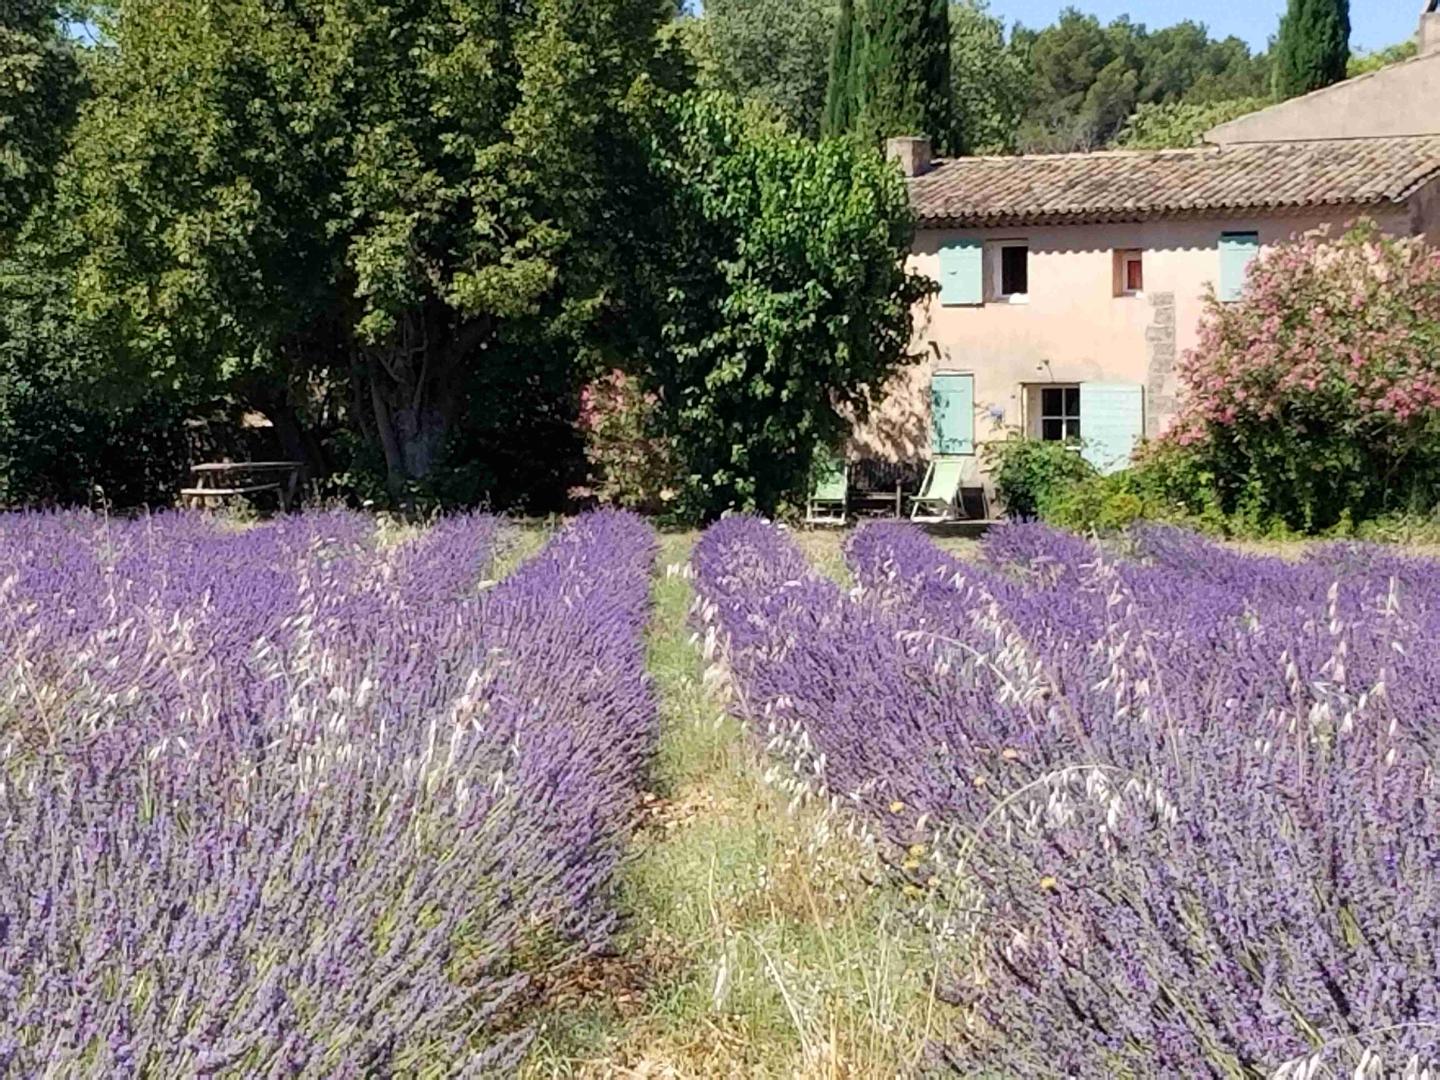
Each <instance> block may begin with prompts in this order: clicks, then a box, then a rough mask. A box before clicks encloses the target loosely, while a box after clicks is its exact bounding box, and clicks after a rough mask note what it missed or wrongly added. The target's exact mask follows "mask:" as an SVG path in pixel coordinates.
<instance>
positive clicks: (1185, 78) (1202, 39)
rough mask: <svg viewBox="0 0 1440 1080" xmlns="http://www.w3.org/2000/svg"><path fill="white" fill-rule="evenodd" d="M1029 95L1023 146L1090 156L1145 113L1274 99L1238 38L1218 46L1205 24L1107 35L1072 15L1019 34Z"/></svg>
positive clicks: (1127, 26)
mask: <svg viewBox="0 0 1440 1080" xmlns="http://www.w3.org/2000/svg"><path fill="white" fill-rule="evenodd" d="M1011 47H1012V49H1018V50H1022V51H1023V52H1024V53H1025V54H1026V56H1027V58H1028V60H1027V63H1028V66H1029V69H1030V77H1031V85H1030V98H1029V104H1028V107H1027V109H1026V114H1025V119H1024V120H1023V122H1022V123H1021V125H1020V135H1019V140H1018V141H1019V144H1020V146H1021V148H1022V149H1026V150H1061V151H1063V150H1090V149H1095V148H1097V147H1101V146H1105V145H1108V144H1110V143H1111V142H1112V141H1113V140H1114V139H1115V138H1116V136H1117V135H1118V134H1119V132H1120V131H1121V129H1122V127H1123V126H1124V125H1125V123H1126V119H1127V118H1128V117H1129V116H1131V115H1132V114H1133V113H1134V112H1135V111H1136V109H1137V108H1138V107H1140V106H1142V105H1171V104H1175V103H1186V104H1207V105H1208V104H1210V103H1212V102H1218V101H1229V100H1235V99H1239V98H1253V97H1257V96H1260V95H1262V94H1264V93H1265V92H1266V90H1267V82H1266V80H1267V70H1268V62H1267V60H1266V59H1265V58H1264V57H1256V56H1253V55H1252V54H1251V53H1250V50H1249V48H1248V47H1247V46H1246V45H1245V43H1244V42H1242V41H1240V40H1239V39H1237V38H1233V37H1232V38H1225V39H1224V40H1221V41H1215V40H1213V39H1211V38H1210V37H1209V35H1208V34H1207V33H1206V31H1205V28H1204V27H1203V26H1200V25H1199V24H1197V23H1193V22H1182V23H1178V24H1176V25H1175V26H1171V27H1167V28H1165V29H1162V30H1156V31H1150V30H1147V29H1146V28H1145V27H1144V26H1143V25H1140V24H1138V23H1133V22H1131V21H1130V20H1129V19H1123V18H1122V19H1117V20H1115V21H1114V22H1112V23H1110V24H1109V25H1102V24H1101V23H1100V21H1099V20H1098V19H1096V18H1095V17H1094V16H1091V15H1085V14H1082V13H1081V12H1079V11H1077V10H1075V9H1074V8H1067V9H1066V10H1065V11H1063V12H1062V13H1061V15H1060V19H1059V20H1058V21H1057V22H1056V23H1055V24H1054V25H1052V26H1049V27H1046V28H1045V29H1043V30H1040V31H1038V32H1034V31H1023V30H1017V31H1016V33H1015V34H1014V35H1012V41H1011Z"/></svg>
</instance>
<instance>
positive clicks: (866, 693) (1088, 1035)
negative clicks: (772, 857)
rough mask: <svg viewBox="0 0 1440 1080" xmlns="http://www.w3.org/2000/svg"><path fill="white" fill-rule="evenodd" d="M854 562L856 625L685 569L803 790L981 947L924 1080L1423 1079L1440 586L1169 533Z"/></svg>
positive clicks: (731, 574) (881, 555) (886, 532)
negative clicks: (933, 1072) (1119, 543)
mask: <svg viewBox="0 0 1440 1080" xmlns="http://www.w3.org/2000/svg"><path fill="white" fill-rule="evenodd" d="M849 554H850V558H851V563H852V567H853V568H854V570H855V573H856V576H857V578H858V580H859V581H860V583H861V591H860V595H859V597H858V599H856V598H847V597H846V596H844V595H842V594H841V593H840V592H839V590H837V589H834V588H833V587H829V586H827V585H826V584H825V583H823V582H821V581H819V580H818V579H817V578H815V576H814V575H813V574H811V573H810V572H809V571H808V568H807V567H805V566H804V565H803V562H802V561H801V560H799V559H798V556H797V554H796V552H795V550H794V549H793V547H791V546H790V545H789V543H788V541H786V540H785V539H784V538H783V536H782V535H781V534H779V533H777V532H776V531H775V530H773V529H771V528H770V527H768V526H766V525H764V524H762V523H760V522H757V521H753V520H734V521H727V522H724V523H722V524H721V525H718V526H716V527H715V528H714V529H712V530H711V531H710V532H709V533H707V535H706V537H705V538H704V539H703V540H702V542H701V544H700V545H699V546H698V548H697V551H696V555H695V562H694V565H695V571H696V575H697V579H698V587H699V592H700V595H701V598H702V599H701V606H700V612H699V613H700V616H701V618H702V620H704V622H705V624H706V625H707V627H708V633H709V635H710V645H711V648H712V650H713V652H714V653H715V655H716V656H717V657H718V658H720V659H721V660H722V661H723V663H724V665H725V667H726V671H727V674H728V675H729V677H730V679H731V680H732V681H733V683H734V685H735V688H736V691H737V702H738V707H739V708H740V709H741V710H742V712H743V713H744V714H745V715H746V717H747V718H748V719H749V720H750V721H751V722H752V723H754V724H756V725H757V727H760V726H761V725H763V727H762V730H763V731H764V732H765V733H766V734H767V736H768V738H769V741H770V744H771V746H772V747H773V748H774V749H776V750H777V752H780V753H782V754H784V755H786V757H787V758H788V760H789V761H790V763H791V765H792V769H793V771H792V773H791V776H792V778H793V779H792V782H793V783H795V784H796V785H797V786H800V787H802V788H803V789H805V790H808V791H812V792H818V793H823V794H825V795H827V796H829V797H830V798H832V799H835V800H836V801H837V802H845V803H849V804H851V805H854V806H855V807H856V808H857V809H858V811H859V812H860V814H861V816H862V817H863V818H864V819H866V820H868V821H869V822H870V823H871V826H872V828H875V829H876V830H877V831H879V832H881V833H882V834H883V835H885V836H886V837H888V838H889V839H890V840H891V841H892V847H893V850H894V851H895V853H896V861H897V864H898V867H899V869H900V871H901V872H902V873H903V874H905V875H906V876H907V879H908V881H909V882H910V885H911V887H912V888H914V889H919V890H921V891H926V890H928V891H929V893H930V895H931V897H932V903H931V909H932V910H933V911H934V912H939V913H940V916H942V917H943V918H944V922H943V924H942V927H941V928H942V929H948V930H953V929H955V928H962V929H966V930H968V931H969V934H970V940H971V943H972V948H973V953H972V954H971V955H968V956H967V961H966V963H964V964H956V965H954V967H953V969H952V972H951V975H950V976H949V978H948V979H947V980H946V981H945V985H944V986H943V987H941V991H942V994H943V996H945V997H947V998H948V999H950V1000H953V1001H956V1002H958V1003H961V1004H962V1005H964V1006H965V1009H964V1012H963V1013H962V1020H961V1022H960V1023H959V1024H958V1025H957V1028H956V1031H955V1034H954V1036H953V1037H952V1038H951V1039H949V1040H947V1041H946V1045H944V1046H943V1047H940V1048H938V1049H937V1056H938V1058H939V1059H940V1060H941V1061H943V1062H946V1063H948V1064H950V1065H951V1066H953V1067H954V1068H955V1069H956V1070H957V1071H960V1072H974V1071H976V1070H986V1069H990V1070H999V1071H1000V1072H1002V1073H1003V1074H1004V1075H1025V1076H1029V1075H1066V1076H1101V1075H1125V1076H1162V1075H1163V1076H1187V1077H1188V1076H1209V1075H1214V1076H1261V1075H1271V1074H1276V1073H1280V1074H1284V1075H1287V1076H1291V1077H1294V1076H1310V1075H1322V1074H1324V1075H1333V1074H1334V1072H1333V1070H1335V1069H1342V1070H1343V1071H1345V1072H1347V1073H1350V1074H1353V1075H1359V1076H1380V1075H1388V1074H1389V1073H1399V1072H1401V1071H1402V1070H1409V1071H1411V1072H1412V1073H1414V1074H1416V1075H1418V1074H1419V1072H1420V1070H1422V1069H1423V1068H1425V1067H1427V1066H1428V1067H1433V1066H1434V1065H1435V1064H1436V1063H1437V1062H1440V1026H1437V1023H1440V983H1437V972H1440V955H1437V950H1440V814H1437V811H1440V805H1437V804H1440V792H1437V789H1436V775H1435V766H1436V761H1437V736H1436V734H1435V732H1436V724H1435V721H1436V715H1435V714H1436V702H1437V700H1440V698H1437V691H1440V685H1437V681H1436V664H1435V661H1434V659H1433V658H1434V656H1435V655H1436V652H1435V650H1436V645H1437V642H1440V635H1437V630H1440V619H1437V613H1440V567H1437V566H1436V565H1435V564H1433V563H1430V562H1426V561H1424V560H1417V559H1408V558H1403V557H1397V556H1395V555H1392V554H1387V553H1384V552H1381V551H1378V550H1376V549H1367V548H1356V547H1337V548H1326V549H1320V550H1318V551H1316V552H1315V553H1314V554H1312V556H1311V557H1309V558H1307V559H1305V560H1303V561H1301V562H1298V563H1288V562H1285V561H1283V560H1280V559H1274V558H1262V557H1257V556H1249V555H1242V554H1238V553H1234V552H1230V551H1227V550H1225V549H1221V548H1218V547H1216V546H1214V545H1211V544H1208V543H1206V542H1204V541H1201V540H1199V539H1198V538H1195V537H1191V536H1189V535H1188V534H1182V533H1179V532H1176V531H1174V530H1151V531H1149V532H1147V533H1144V534H1142V535H1141V536H1140V537H1139V538H1138V541H1137V551H1136V553H1135V557H1134V558H1126V559H1120V558H1116V557H1114V556H1113V555H1110V554H1107V553H1105V552H1102V551H1101V550H1099V549H1097V548H1094V547H1092V546H1090V545H1088V544H1084V543H1078V542H1077V541H1075V539H1074V538H1073V537H1067V536H1062V535H1059V534H1054V533H1047V532H1046V531H1045V530H1042V529H1040V528H1039V527H1036V526H1024V527H1021V528H1019V529H1002V530H999V531H997V532H996V533H995V534H993V539H992V540H990V541H988V542H987V544H986V553H985V554H986V557H985V558H984V559H983V560H982V561H980V562H978V563H973V564H967V563H961V562H958V561H956V560H954V559H951V558H950V557H948V556H946V555H944V554H943V553H941V552H940V551H939V550H938V549H936V548H935V547H934V546H933V545H932V544H931V543H929V541H928V540H927V539H926V538H925V537H923V536H922V535H921V534H920V533H918V532H917V531H915V530H913V529H911V528H909V527H905V526H897V525H883V526H882V525H876V526H871V527H869V528H867V529H864V530H862V531H861V532H860V533H858V534H857V536H856V537H855V539H854V541H853V543H852V545H851V549H850V553H849ZM737 568H738V569H737ZM1386 1070H1389V1073H1387V1072H1386Z"/></svg>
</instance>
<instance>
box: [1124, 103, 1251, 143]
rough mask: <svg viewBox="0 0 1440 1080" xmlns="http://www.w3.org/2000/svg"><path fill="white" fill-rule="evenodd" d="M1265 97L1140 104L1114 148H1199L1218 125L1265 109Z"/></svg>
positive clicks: (1125, 125)
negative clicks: (1208, 132)
mask: <svg viewBox="0 0 1440 1080" xmlns="http://www.w3.org/2000/svg"><path fill="white" fill-rule="evenodd" d="M1269 104H1270V102H1269V101H1268V100H1266V99H1265V98H1259V97H1246V98H1228V99H1225V100H1222V101H1207V102H1204V103H1203V104H1201V103H1195V102H1189V101H1172V102H1168V103H1166V104H1163V105H1162V104H1156V103H1154V102H1146V103H1143V104H1141V105H1140V106H1139V107H1138V108H1137V109H1136V110H1135V111H1134V112H1133V113H1131V114H1130V117H1129V119H1127V120H1126V121H1125V124H1124V126H1123V127H1121V129H1120V131H1119V132H1118V133H1117V134H1116V136H1115V145H1116V146H1117V147H1119V148H1121V149H1124V150H1167V149H1171V148H1182V147H1187V146H1199V145H1200V144H1201V142H1202V141H1203V140H1204V136H1205V132H1207V131H1209V130H1210V129H1211V128H1212V127H1214V126H1215V125H1216V124H1223V123H1225V122H1226V121H1227V120H1234V119H1235V118H1236V117H1237V116H1244V115H1245V114H1246V113H1250V112H1255V111H1256V110H1257V109H1263V108H1265V107H1266V106H1267V105H1269Z"/></svg>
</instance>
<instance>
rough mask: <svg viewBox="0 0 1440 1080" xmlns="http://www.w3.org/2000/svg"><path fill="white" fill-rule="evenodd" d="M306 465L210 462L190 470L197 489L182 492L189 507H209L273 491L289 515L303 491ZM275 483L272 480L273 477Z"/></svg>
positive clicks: (300, 462)
mask: <svg viewBox="0 0 1440 1080" xmlns="http://www.w3.org/2000/svg"><path fill="white" fill-rule="evenodd" d="M304 468H305V463H304V462H302V461H207V462H205V463H203V464H200V465H192V466H190V471H191V472H192V473H194V474H195V485H194V486H193V487H187V488H181V489H180V497H181V498H182V499H183V500H184V501H185V504H186V505H187V506H208V505H209V503H210V500H211V499H216V500H219V501H220V502H224V501H225V500H226V499H234V498H239V497H241V496H245V495H259V494H262V493H264V492H270V491H273V492H274V493H275V495H276V497H277V498H278V499H279V501H280V509H281V510H284V511H288V510H289V509H290V507H291V506H292V505H293V504H294V502H295V496H296V494H297V493H298V491H299V489H300V472H301V470H302V469H304ZM272 476H273V477H274V479H269V477H272Z"/></svg>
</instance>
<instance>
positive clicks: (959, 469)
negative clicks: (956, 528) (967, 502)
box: [910, 457, 972, 525]
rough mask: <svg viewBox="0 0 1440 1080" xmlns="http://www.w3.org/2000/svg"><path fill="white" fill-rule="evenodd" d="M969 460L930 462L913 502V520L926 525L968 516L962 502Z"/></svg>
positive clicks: (911, 503) (911, 516)
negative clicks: (962, 491) (963, 484)
mask: <svg viewBox="0 0 1440 1080" xmlns="http://www.w3.org/2000/svg"><path fill="white" fill-rule="evenodd" d="M971 460H972V459H971V458H968V457H937V458H931V459H930V467H929V468H928V469H926V470H925V480H924V482H923V483H922V484H921V485H920V494H919V495H916V496H915V498H914V499H912V500H911V501H910V520H911V521H916V522H920V523H921V524H925V525H938V524H940V523H941V522H945V521H957V520H959V519H961V518H963V517H965V509H964V503H963V502H962V501H961V499H960V485H961V484H962V483H963V482H964V480H965V469H966V466H967V465H968V464H969V463H970V461H971Z"/></svg>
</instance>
